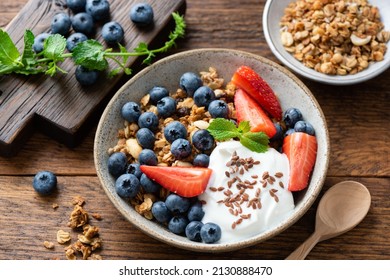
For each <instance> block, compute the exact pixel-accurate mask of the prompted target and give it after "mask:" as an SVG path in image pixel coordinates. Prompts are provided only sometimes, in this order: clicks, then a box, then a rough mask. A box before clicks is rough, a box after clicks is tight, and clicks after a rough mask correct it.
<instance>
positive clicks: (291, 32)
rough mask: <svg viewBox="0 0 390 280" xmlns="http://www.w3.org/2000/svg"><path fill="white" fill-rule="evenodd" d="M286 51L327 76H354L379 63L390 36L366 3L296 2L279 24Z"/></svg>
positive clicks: (351, 0)
mask: <svg viewBox="0 0 390 280" xmlns="http://www.w3.org/2000/svg"><path fill="white" fill-rule="evenodd" d="M280 26H281V41H282V44H283V46H284V47H285V49H286V50H287V51H288V52H290V53H291V54H292V55H293V56H294V57H295V58H296V59H297V60H299V61H301V62H302V63H303V64H304V65H305V66H307V67H309V68H312V69H314V70H316V71H318V72H320V73H324V74H329V75H347V74H356V73H358V72H360V71H362V70H364V69H366V68H367V67H368V66H369V64H370V63H372V62H377V61H381V60H383V58H384V55H385V53H386V50H387V46H386V43H387V42H388V41H389V39H390V32H389V31H385V30H384V25H383V23H382V22H381V19H380V13H379V10H378V8H377V7H374V6H372V5H370V4H369V2H368V1H367V0H341V1H339V0H297V1H295V2H292V3H290V4H289V5H288V7H287V8H286V9H285V11H284V16H283V17H282V19H281V21H280Z"/></svg>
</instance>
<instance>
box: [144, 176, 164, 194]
mask: <svg viewBox="0 0 390 280" xmlns="http://www.w3.org/2000/svg"><path fill="white" fill-rule="evenodd" d="M139 181H140V183H141V186H142V187H143V189H144V191H145V192H147V193H157V192H159V191H160V189H161V186H160V184H158V183H156V182H155V181H153V180H151V179H150V178H149V177H148V176H146V174H144V173H143V174H142V175H141V179H140V180H139Z"/></svg>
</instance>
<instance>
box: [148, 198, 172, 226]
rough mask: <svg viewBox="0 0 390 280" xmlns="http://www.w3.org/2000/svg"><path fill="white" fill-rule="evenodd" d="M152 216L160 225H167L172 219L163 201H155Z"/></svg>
mask: <svg viewBox="0 0 390 280" xmlns="http://www.w3.org/2000/svg"><path fill="white" fill-rule="evenodd" d="M152 214H153V217H154V218H156V220H157V221H159V222H160V223H168V222H169V220H170V219H171V218H172V214H171V211H169V209H168V208H167V206H166V205H165V202H164V201H156V202H155V203H153V205H152Z"/></svg>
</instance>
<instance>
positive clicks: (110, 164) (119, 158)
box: [107, 152, 127, 178]
mask: <svg viewBox="0 0 390 280" xmlns="http://www.w3.org/2000/svg"><path fill="white" fill-rule="evenodd" d="M126 167H127V157H126V155H125V154H124V153H122V152H116V153H113V154H111V155H110V156H109V157H108V160H107V168H108V172H109V173H110V174H111V175H112V176H114V177H115V178H116V177H119V176H120V175H122V174H123V173H125V172H126Z"/></svg>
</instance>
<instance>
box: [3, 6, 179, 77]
mask: <svg viewBox="0 0 390 280" xmlns="http://www.w3.org/2000/svg"><path fill="white" fill-rule="evenodd" d="M172 17H173V19H174V21H175V29H174V31H172V32H171V33H170V34H169V40H168V41H167V42H165V44H164V45H163V46H162V47H160V48H158V49H152V50H150V49H149V47H148V45H147V44H146V43H143V42H141V43H139V45H138V46H137V47H136V48H134V50H133V51H128V50H127V49H126V48H125V47H124V46H122V45H120V44H119V46H118V49H119V50H118V51H113V49H112V48H105V47H104V46H103V45H102V44H101V43H100V42H98V41H96V40H87V41H84V42H82V43H80V44H78V45H77V46H76V47H75V48H74V49H73V52H72V53H69V52H66V39H65V37H63V36H61V35H59V34H54V35H51V36H49V37H48V38H47V39H46V40H45V43H44V49H43V51H42V52H41V53H38V54H36V53H35V52H34V51H33V49H32V45H33V43H34V38H35V36H34V34H33V33H32V32H31V31H30V30H26V31H25V34H24V50H23V53H22V54H21V53H20V52H19V50H18V49H17V47H16V45H15V44H14V43H13V42H12V40H11V38H10V36H9V34H8V33H7V32H6V31H4V30H2V29H0V75H5V74H13V73H15V74H24V75H33V74H38V73H45V74H47V75H50V76H54V75H55V74H56V73H58V72H61V73H66V71H65V70H64V69H62V68H61V67H60V64H61V62H63V61H64V60H65V59H68V58H72V59H73V61H74V63H75V64H76V65H81V66H83V67H85V68H87V69H89V70H98V71H104V70H108V76H109V77H113V76H115V75H118V74H120V73H122V72H123V73H125V74H126V75H131V73H132V71H131V69H130V68H128V67H127V66H126V65H127V62H128V60H129V58H130V57H134V56H145V59H144V60H143V63H144V64H150V63H152V59H153V58H154V57H155V56H156V54H157V53H162V52H166V51H168V50H169V49H171V48H172V47H174V46H175V45H176V41H177V40H178V39H179V38H183V37H184V35H185V28H186V23H185V20H184V17H183V16H181V15H179V14H178V13H176V12H174V13H172ZM109 61H113V62H114V65H116V66H117V67H113V68H112V69H110V64H109Z"/></svg>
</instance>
